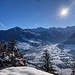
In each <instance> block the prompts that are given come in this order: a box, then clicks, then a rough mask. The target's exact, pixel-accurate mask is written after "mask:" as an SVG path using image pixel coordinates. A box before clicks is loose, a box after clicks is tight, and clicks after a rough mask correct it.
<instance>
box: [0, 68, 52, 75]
mask: <svg viewBox="0 0 75 75" xmlns="http://www.w3.org/2000/svg"><path fill="white" fill-rule="evenodd" d="M0 75H53V74H50V73H47V72H43V71H41V70H37V69H35V68H31V67H10V68H6V69H2V70H0Z"/></svg>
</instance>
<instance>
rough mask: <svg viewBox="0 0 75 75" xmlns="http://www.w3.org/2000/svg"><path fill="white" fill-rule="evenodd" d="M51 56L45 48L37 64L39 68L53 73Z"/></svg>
mask: <svg viewBox="0 0 75 75" xmlns="http://www.w3.org/2000/svg"><path fill="white" fill-rule="evenodd" d="M51 60H52V58H51V56H50V54H49V52H48V50H45V51H44V53H43V54H42V57H41V64H39V67H38V68H39V69H41V70H44V71H46V72H49V73H52V74H54V72H55V69H54V68H53V64H52V62H51Z"/></svg>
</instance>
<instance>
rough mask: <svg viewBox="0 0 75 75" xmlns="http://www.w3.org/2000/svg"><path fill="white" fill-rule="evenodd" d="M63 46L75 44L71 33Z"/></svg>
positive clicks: (74, 35)
mask: <svg viewBox="0 0 75 75" xmlns="http://www.w3.org/2000/svg"><path fill="white" fill-rule="evenodd" d="M64 44H75V33H73V34H72V35H71V36H70V37H69V38H68V39H67V40H66V41H65V42H64Z"/></svg>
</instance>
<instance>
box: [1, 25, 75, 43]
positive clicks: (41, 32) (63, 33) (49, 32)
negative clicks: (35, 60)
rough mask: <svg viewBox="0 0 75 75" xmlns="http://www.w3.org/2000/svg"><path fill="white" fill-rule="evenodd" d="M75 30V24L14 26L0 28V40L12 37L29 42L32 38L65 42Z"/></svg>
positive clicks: (7, 39)
mask: <svg viewBox="0 0 75 75" xmlns="http://www.w3.org/2000/svg"><path fill="white" fill-rule="evenodd" d="M74 32H75V26H72V27H66V28H55V27H53V28H42V27H39V28H36V29H22V28H20V27H14V28H11V29H8V30H0V41H1V40H5V41H9V39H10V38H11V37H13V38H15V39H16V40H17V41H21V42H28V40H30V39H34V40H37V41H38V40H42V41H49V42H63V41H65V40H66V39H68V37H70V36H71V35H72V34H73V33H74Z"/></svg>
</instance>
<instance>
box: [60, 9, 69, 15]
mask: <svg viewBox="0 0 75 75" xmlns="http://www.w3.org/2000/svg"><path fill="white" fill-rule="evenodd" d="M67 14H68V9H67V8H66V9H62V10H61V16H65V15H67Z"/></svg>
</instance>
